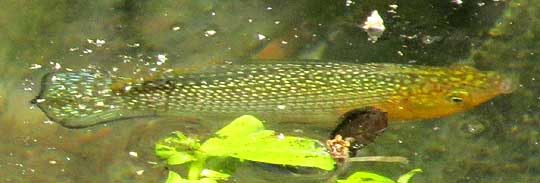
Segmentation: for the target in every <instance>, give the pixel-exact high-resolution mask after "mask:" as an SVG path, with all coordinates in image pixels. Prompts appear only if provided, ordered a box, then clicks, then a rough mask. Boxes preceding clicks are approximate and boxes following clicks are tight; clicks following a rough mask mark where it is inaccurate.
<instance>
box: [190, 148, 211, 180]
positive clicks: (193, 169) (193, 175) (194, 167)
mask: <svg viewBox="0 0 540 183" xmlns="http://www.w3.org/2000/svg"><path fill="white" fill-rule="evenodd" d="M196 157H197V160H196V161H194V162H191V164H190V166H189V172H188V179H189V180H199V177H200V175H201V171H202V170H203V168H204V164H205V161H206V158H207V157H206V156H205V155H200V154H199V155H197V156H196Z"/></svg>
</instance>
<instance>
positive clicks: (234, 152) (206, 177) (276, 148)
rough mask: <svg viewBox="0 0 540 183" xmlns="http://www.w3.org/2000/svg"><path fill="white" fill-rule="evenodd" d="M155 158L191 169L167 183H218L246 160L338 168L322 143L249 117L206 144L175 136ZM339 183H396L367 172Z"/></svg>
mask: <svg viewBox="0 0 540 183" xmlns="http://www.w3.org/2000/svg"><path fill="white" fill-rule="evenodd" d="M155 153H156V155H157V156H158V157H159V158H161V159H163V160H164V161H165V162H166V164H167V165H187V169H188V170H187V171H188V172H187V178H184V177H182V176H181V175H180V174H179V173H177V172H175V171H171V170H170V171H169V174H168V177H167V179H166V181H165V182H166V183H214V182H217V181H220V180H227V179H228V178H229V177H230V176H231V174H232V173H234V171H235V168H236V167H237V166H238V165H240V164H241V163H242V162H243V161H246V160H248V161H254V162H261V163H269V164H281V165H290V166H299V167H312V168H319V169H322V170H326V171H330V170H333V169H335V168H336V161H335V160H334V158H333V157H332V156H331V155H330V154H329V153H328V151H327V150H326V147H324V145H322V143H320V142H319V141H317V140H314V139H309V138H303V137H295V136H286V135H284V134H277V133H276V132H275V131H272V130H266V129H265V128H264V126H263V123H262V122H261V121H260V120H258V119H256V118H255V117H253V116H249V115H245V116H241V117H239V118H237V119H235V120H234V121H233V122H231V123H230V124H228V125H227V126H225V127H224V128H222V129H221V130H219V131H217V132H216V134H215V137H212V138H210V139H208V140H206V141H205V142H203V143H200V142H199V140H198V139H194V138H191V137H187V136H185V135H184V134H182V133H181V132H178V131H176V132H173V133H172V135H170V136H169V137H166V138H164V139H162V140H160V141H159V142H158V143H157V144H156V145H155ZM419 172H421V170H420V169H415V170H412V171H410V172H409V173H406V174H405V175H403V176H401V177H400V178H399V179H398V181H397V182H398V183H406V182H408V181H409V179H410V178H411V177H412V176H413V175H414V174H416V173H419ZM337 182H338V183H353V182H355V183H356V182H366V183H369V182H378V183H395V182H394V181H393V180H391V179H389V178H387V177H384V176H381V175H378V174H375V173H370V172H365V171H359V172H355V173H354V174H352V175H351V176H349V177H348V178H346V179H343V180H337Z"/></svg>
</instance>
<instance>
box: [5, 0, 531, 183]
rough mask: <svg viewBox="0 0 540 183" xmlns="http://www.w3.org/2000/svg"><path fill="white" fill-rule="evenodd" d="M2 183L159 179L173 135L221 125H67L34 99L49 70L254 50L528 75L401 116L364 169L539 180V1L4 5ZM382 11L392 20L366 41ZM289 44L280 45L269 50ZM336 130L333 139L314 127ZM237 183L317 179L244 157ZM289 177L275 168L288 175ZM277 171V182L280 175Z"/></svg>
mask: <svg viewBox="0 0 540 183" xmlns="http://www.w3.org/2000/svg"><path fill="white" fill-rule="evenodd" d="M0 6H1V7H3V11H1V12H0V73H1V74H0V134H1V136H2V137H1V138H0V153H2V156H0V170H1V171H0V182H159V181H163V180H164V177H165V176H166V173H167V171H166V170H165V169H164V167H163V166H160V162H159V160H157V158H156V157H155V155H154V152H153V145H154V143H155V142H156V141H157V139H159V138H161V137H163V136H166V135H168V134H169V133H170V132H171V131H174V130H182V131H184V132H186V133H190V134H194V135H197V134H206V133H209V132H210V131H211V130H210V129H201V128H197V126H191V125H186V124H185V123H182V122H181V121H182V119H181V118H152V119H131V120H124V121H119V122H114V123H107V124H105V125H98V126H95V127H90V128H83V129H68V128H65V127H62V126H60V125H58V124H56V123H54V122H51V121H49V120H48V119H47V117H46V116H45V115H44V114H43V113H42V112H41V111H40V110H39V109H37V108H36V107H34V106H32V105H31V104H30V100H31V99H33V98H34V97H35V96H36V95H37V94H38V92H39V90H40V82H41V81H40V80H41V77H42V76H43V75H45V74H46V73H49V72H53V71H56V70H80V69H88V70H102V71H106V72H114V73H116V74H118V75H127V76H129V75H133V74H137V73H144V72H148V71H152V70H156V69H163V68H195V67H205V66H210V65H216V64H219V63H220V62H223V61H225V62H233V61H235V60H242V59H252V58H256V59H276V58H283V59H299V58H315V59H321V60H337V61H343V62H353V63H372V62H378V63H402V64H414V65H430V66H450V65H452V64H468V65H472V66H474V67H476V68H478V69H481V70H495V71H498V72H501V73H507V74H512V75H516V76H517V77H519V83H520V85H519V88H518V89H517V90H516V91H514V92H513V93H512V94H509V95H503V96H499V97H497V98H495V99H494V100H491V101H489V102H487V103H485V104H482V105H480V106H478V107H476V108H474V109H472V110H470V111H467V112H464V113H460V114H456V115H453V116H450V117H445V118H439V119H430V120H422V121H415V122H410V123H400V124H391V125H390V126H389V129H387V130H386V132H385V133H384V134H383V135H382V136H380V137H379V138H378V139H377V140H376V141H375V143H373V144H370V145H369V146H368V147H366V148H364V149H362V151H361V153H360V154H359V155H361V156H368V155H371V156H375V155H377V156H404V157H407V158H409V160H410V163H409V164H406V165H403V164H393V163H362V164H355V166H354V167H351V168H350V169H351V171H352V170H366V171H373V172H377V173H380V174H384V175H388V176H390V177H394V178H395V177H397V176H399V175H401V174H402V173H404V172H406V171H408V170H411V169H413V168H421V169H423V170H424V173H422V174H419V175H417V176H415V177H414V178H413V180H412V181H411V182H413V183H417V182H418V183H420V182H490V183H491V182H539V181H540V133H539V130H540V83H539V82H538V81H537V80H538V79H540V63H539V61H540V57H539V54H540V41H538V40H539V39H540V1H538V0H515V1H504V0H474V1H463V2H461V1H452V0H447V1H427V0H415V1H376V0H366V1H345V0H343V1H308V0H297V1H279V0H256V1H245V0H237V1H217V0H201V1H182V0H178V1H172V0H157V1H132V0H124V1H120V0H116V1H110V0H96V1H65V0H64V1H60V0H51V1H14V0H4V1H0ZM373 10H377V11H378V12H379V14H380V15H381V17H382V18H383V20H384V25H385V26H386V29H385V31H384V33H383V35H382V36H381V37H380V38H379V39H378V40H377V41H376V42H375V43H373V42H372V41H368V36H367V34H366V32H365V31H364V30H363V29H362V23H363V22H364V21H365V19H366V17H367V16H369V15H370V13H371V12H372V11H373ZM274 44H278V45H280V44H281V45H286V47H285V48H286V49H284V50H277V51H273V50H272V49H270V51H268V50H269V49H268V48H269V47H271V46H274ZM305 135H306V136H324V135H326V134H305ZM237 174H238V175H236V178H234V180H231V181H236V182H271V181H273V182H275V181H276V179H278V180H279V181H281V182H285V181H286V182H302V181H304V182H306V181H307V182H309V181H313V180H310V179H308V178H306V177H312V176H313V175H306V176H305V177H303V176H302V175H301V174H298V173H292V172H287V171H282V170H279V171H271V170H268V169H265V168H260V167H257V166H256V165H253V166H250V165H246V167H245V168H242V169H241V170H240V171H239V172H238V173H237ZM276 175H277V176H276ZM276 177H277V178H276Z"/></svg>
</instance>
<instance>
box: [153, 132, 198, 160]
mask: <svg viewBox="0 0 540 183" xmlns="http://www.w3.org/2000/svg"><path fill="white" fill-rule="evenodd" d="M199 148H200V144H199V141H198V140H196V139H193V138H188V137H186V136H185V135H184V134H182V133H180V132H173V133H172V135H171V136H169V137H166V138H164V139H162V140H160V141H159V142H158V143H156V145H155V153H156V155H157V156H158V157H159V158H161V159H165V160H167V164H169V165H178V164H183V163H186V162H190V161H194V160H195V159H196V158H195V156H194V155H193V154H194V153H195V151H198V150H199Z"/></svg>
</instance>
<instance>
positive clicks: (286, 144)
mask: <svg viewBox="0 0 540 183" xmlns="http://www.w3.org/2000/svg"><path fill="white" fill-rule="evenodd" d="M217 134H218V137H216V138H210V139H208V140H207V141H206V142H204V143H203V144H202V145H201V150H202V151H203V152H204V153H205V154H207V155H209V156H230V157H235V158H238V159H245V160H250V161H257V162H263V163H271V164H283V165H293V166H305V167H316V168H320V169H324V170H332V169H334V164H335V161H334V159H333V158H332V157H331V156H330V154H328V152H327V151H326V148H325V147H324V146H322V145H321V144H320V143H319V142H318V141H316V140H312V139H306V138H301V137H294V136H284V135H276V134H275V132H274V131H271V130H264V127H263V126H262V122H261V121H259V120H257V119H256V118H254V117H252V116H242V117H240V118H238V119H236V120H234V121H233V122H232V123H231V124H230V125H227V126H226V127H224V128H223V129H221V130H220V131H218V133H217Z"/></svg>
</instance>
